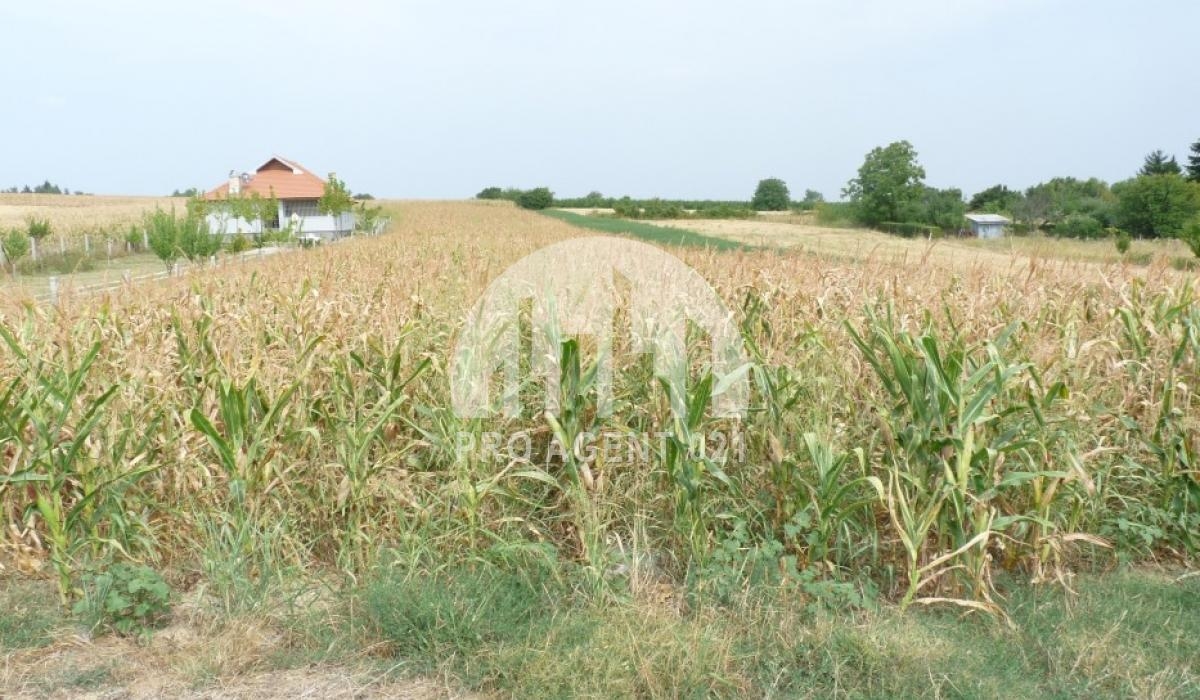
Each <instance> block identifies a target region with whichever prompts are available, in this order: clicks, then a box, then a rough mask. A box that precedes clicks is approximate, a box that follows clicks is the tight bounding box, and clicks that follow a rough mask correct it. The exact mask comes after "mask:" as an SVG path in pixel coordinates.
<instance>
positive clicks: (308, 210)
mask: <svg viewBox="0 0 1200 700" xmlns="http://www.w3.org/2000/svg"><path fill="white" fill-rule="evenodd" d="M331 176H332V173H331ZM323 194H325V180H323V179H322V178H321V177H319V176H317V175H315V174H313V173H312V171H310V170H308V169H307V168H305V167H304V166H302V165H300V164H299V163H297V162H295V161H292V160H287V159H285V158H280V157H278V156H273V157H272V158H271V159H270V160H268V161H267V162H265V163H263V164H262V165H260V166H259V167H258V169H257V170H255V171H254V172H253V173H241V174H237V173H236V171H230V173H229V179H228V180H227V181H225V182H223V183H221V184H220V185H218V186H217V187H215V188H213V189H212V190H209V191H208V192H206V193H205V194H204V199H206V200H208V201H209V202H210V204H209V207H208V213H207V219H208V226H209V229H210V230H211V231H213V232H214V233H222V234H225V235H229V236H232V235H237V234H250V235H261V234H262V233H263V232H265V231H271V230H278V229H287V228H290V229H291V230H292V232H293V234H294V235H296V236H298V237H314V236H315V237H320V238H327V239H328V238H340V237H342V236H347V235H349V234H350V233H351V232H353V231H354V214H353V212H345V213H343V214H339V215H336V216H334V215H329V214H323V213H321V211H320V209H319V208H318V206H317V201H318V200H319V199H320V198H321V196H322V195H323ZM253 198H260V199H262V200H266V201H270V200H272V199H274V200H275V201H277V202H278V207H277V211H276V212H273V213H267V214H263V215H262V216H259V217H253V218H252V217H246V216H244V215H239V212H238V211H235V208H234V207H233V206H232V205H231V200H235V199H243V200H245V199H253ZM222 202H224V203H226V206H222V205H221V203H222ZM241 213H242V214H244V212H241Z"/></svg>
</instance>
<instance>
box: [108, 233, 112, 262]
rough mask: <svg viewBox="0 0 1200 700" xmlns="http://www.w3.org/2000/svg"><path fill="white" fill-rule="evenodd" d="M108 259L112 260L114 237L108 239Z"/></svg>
mask: <svg viewBox="0 0 1200 700" xmlns="http://www.w3.org/2000/svg"><path fill="white" fill-rule="evenodd" d="M108 260H109V262H112V239H111V238H110V239H108Z"/></svg>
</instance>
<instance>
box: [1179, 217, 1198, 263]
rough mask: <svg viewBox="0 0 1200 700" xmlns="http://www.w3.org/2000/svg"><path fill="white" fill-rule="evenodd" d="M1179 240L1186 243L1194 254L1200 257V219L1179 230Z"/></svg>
mask: <svg viewBox="0 0 1200 700" xmlns="http://www.w3.org/2000/svg"><path fill="white" fill-rule="evenodd" d="M1179 240H1181V241H1183V242H1184V243H1186V244H1187V247H1188V248H1191V250H1192V254H1193V255H1195V256H1196V257H1198V258H1200V219H1196V220H1194V221H1192V222H1190V223H1188V225H1187V226H1184V227H1183V230H1182V231H1180V232H1179Z"/></svg>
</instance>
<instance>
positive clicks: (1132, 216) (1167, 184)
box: [1113, 175, 1200, 238]
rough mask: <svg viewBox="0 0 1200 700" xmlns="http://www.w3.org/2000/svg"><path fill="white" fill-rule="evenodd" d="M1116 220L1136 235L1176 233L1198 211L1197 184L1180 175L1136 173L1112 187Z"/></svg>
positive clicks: (1199, 200)
mask: <svg viewBox="0 0 1200 700" xmlns="http://www.w3.org/2000/svg"><path fill="white" fill-rule="evenodd" d="M1113 192H1114V193H1115V194H1116V195H1117V212H1116V215H1117V223H1118V224H1119V225H1120V227H1121V228H1123V229H1125V230H1126V231H1129V232H1130V233H1132V234H1134V235H1136V236H1143V237H1147V238H1157V237H1168V236H1177V235H1179V233H1180V231H1182V230H1183V227H1184V225H1185V224H1187V223H1188V222H1189V221H1190V220H1192V219H1193V218H1195V217H1196V215H1197V214H1200V185H1197V184H1196V183H1193V182H1188V181H1187V180H1184V179H1183V177H1182V176H1180V175H1140V176H1138V177H1136V178H1134V179H1132V180H1126V181H1125V182H1119V183H1117V184H1116V185H1115V186H1114V187H1113Z"/></svg>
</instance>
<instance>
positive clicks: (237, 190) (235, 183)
mask: <svg viewBox="0 0 1200 700" xmlns="http://www.w3.org/2000/svg"><path fill="white" fill-rule="evenodd" d="M241 193H242V178H240V177H238V176H237V173H235V172H233V171H232V170H230V171H229V194H230V195H235V194H241Z"/></svg>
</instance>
